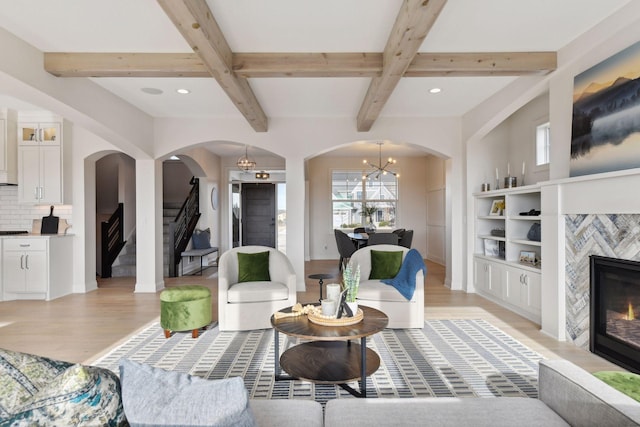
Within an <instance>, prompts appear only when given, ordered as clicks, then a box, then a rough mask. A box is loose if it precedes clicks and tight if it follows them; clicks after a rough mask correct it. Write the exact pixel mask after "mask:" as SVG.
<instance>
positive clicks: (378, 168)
mask: <svg viewBox="0 0 640 427" xmlns="http://www.w3.org/2000/svg"><path fill="white" fill-rule="evenodd" d="M376 144H378V164H377V165H376V164H373V163H371V162H369V161H368V160H367V159H364V160H363V161H362V163H363V164H365V165H369V166H371V167H372V168H374V169H375V170H373V171H371V172H369V173H368V174H366V175H365V173H364V172H363V173H362V179H368V178H369V177H370V176H371V175H374V174H375V175H376V176H375V178H376V179H379V178H380V174H382V175H386V174H388V173H390V174H391V175H393V176H395V177H396V178H399V177H400V174H399V173H397V172H394V171H392V170H390V169H388V167H389V166H390V165H395V164H396V160H395V159H394V158H392V157H389V158H388V159H387V162H386V163H385V164H384V165H383V164H382V144H384V142H382V141H379V142H376Z"/></svg>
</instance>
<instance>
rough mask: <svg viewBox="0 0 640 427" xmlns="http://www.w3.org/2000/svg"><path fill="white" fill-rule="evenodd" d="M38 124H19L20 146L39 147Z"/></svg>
mask: <svg viewBox="0 0 640 427" xmlns="http://www.w3.org/2000/svg"><path fill="white" fill-rule="evenodd" d="M39 143H40V142H39V141H38V124H37V123H19V124H18V144H19V145H38V144H39Z"/></svg>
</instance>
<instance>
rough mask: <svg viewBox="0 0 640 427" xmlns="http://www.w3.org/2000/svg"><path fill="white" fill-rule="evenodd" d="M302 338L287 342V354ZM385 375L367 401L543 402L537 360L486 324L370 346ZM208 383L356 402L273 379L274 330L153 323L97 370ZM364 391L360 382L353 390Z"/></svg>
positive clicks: (434, 325) (453, 326)
mask: <svg viewBox="0 0 640 427" xmlns="http://www.w3.org/2000/svg"><path fill="white" fill-rule="evenodd" d="M297 343H298V342H297V341H296V340H295V339H291V338H289V337H286V336H285V335H282V334H281V335H280V344H281V352H282V351H283V349H286V348H287V346H290V345H295V344H297ZM367 346H368V347H370V348H371V349H373V350H374V351H375V352H376V353H378V355H379V356H380V360H381V363H380V368H379V369H378V371H376V372H375V374H373V375H372V376H370V377H368V380H367V397H378V398H385V397H434V396H435V397H444V396H449V397H498V396H522V397H532V398H535V397H537V396H538V387H537V385H538V361H539V360H540V359H542V356H540V355H539V354H538V353H536V352H534V351H532V350H531V349H529V348H527V347H526V346H525V345H523V344H522V343H520V342H519V341H517V340H516V339H514V338H513V337H511V336H509V335H508V334H506V333H504V332H503V331H501V330H500V329H498V328H496V327H494V326H492V325H491V324H489V323H488V322H486V321H484V320H429V321H427V322H425V327H424V329H385V330H384V331H382V332H381V333H378V334H376V335H374V336H372V337H369V338H368V339H367ZM123 357H124V358H129V359H131V360H134V361H137V362H141V363H147V364H150V365H152V366H155V367H158V368H163V369H166V370H172V371H179V372H184V373H189V374H192V375H197V376H200V377H203V378H208V379H219V378H227V377H234V376H241V377H243V378H244V381H245V385H246V387H247V390H248V391H249V395H250V397H251V398H252V399H290V398H296V399H313V400H316V401H319V402H321V403H325V402H326V401H328V400H330V399H336V398H351V397H352V396H351V395H350V394H349V393H348V392H346V391H345V390H343V389H342V388H340V387H339V386H335V385H327V384H312V383H309V382H306V381H275V380H274V339H273V330H269V329H265V330H256V331H248V332H220V331H219V329H218V328H217V327H216V326H212V327H210V328H208V329H207V330H206V331H204V332H202V333H201V334H200V337H199V338H197V339H193V338H191V333H177V334H174V335H173V336H172V337H171V338H169V339H166V338H165V337H164V334H163V331H162V329H161V328H160V326H159V324H157V323H156V324H153V325H151V326H149V327H148V328H146V329H144V330H143V331H141V332H140V333H138V334H136V335H134V336H132V337H131V338H130V339H128V340H127V341H126V342H124V343H123V344H121V345H120V346H119V347H117V348H115V349H114V350H112V351H111V352H109V353H108V354H106V355H104V356H103V357H101V358H100V359H98V360H97V361H94V362H93V363H92V364H93V365H97V366H101V367H104V368H107V369H110V370H112V371H113V372H115V373H118V364H119V361H120V359H121V358H123ZM351 385H352V386H357V384H356V383H353V384H351Z"/></svg>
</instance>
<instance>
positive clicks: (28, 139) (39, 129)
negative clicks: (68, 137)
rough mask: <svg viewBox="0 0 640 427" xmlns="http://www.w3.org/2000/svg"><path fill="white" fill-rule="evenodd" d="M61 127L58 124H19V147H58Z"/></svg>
mask: <svg viewBox="0 0 640 427" xmlns="http://www.w3.org/2000/svg"><path fill="white" fill-rule="evenodd" d="M61 129H62V125H61V123H59V122H51V123H28V122H21V123H20V125H19V129H18V143H19V145H60V139H61V137H62V134H61Z"/></svg>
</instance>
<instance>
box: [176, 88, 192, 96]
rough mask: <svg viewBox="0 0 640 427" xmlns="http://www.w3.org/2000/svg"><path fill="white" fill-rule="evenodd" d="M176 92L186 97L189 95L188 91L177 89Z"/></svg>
mask: <svg viewBox="0 0 640 427" xmlns="http://www.w3.org/2000/svg"><path fill="white" fill-rule="evenodd" d="M176 92H178V93H179V94H181V95H186V94H188V93H191V91H190V90H189V89H177V90H176Z"/></svg>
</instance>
